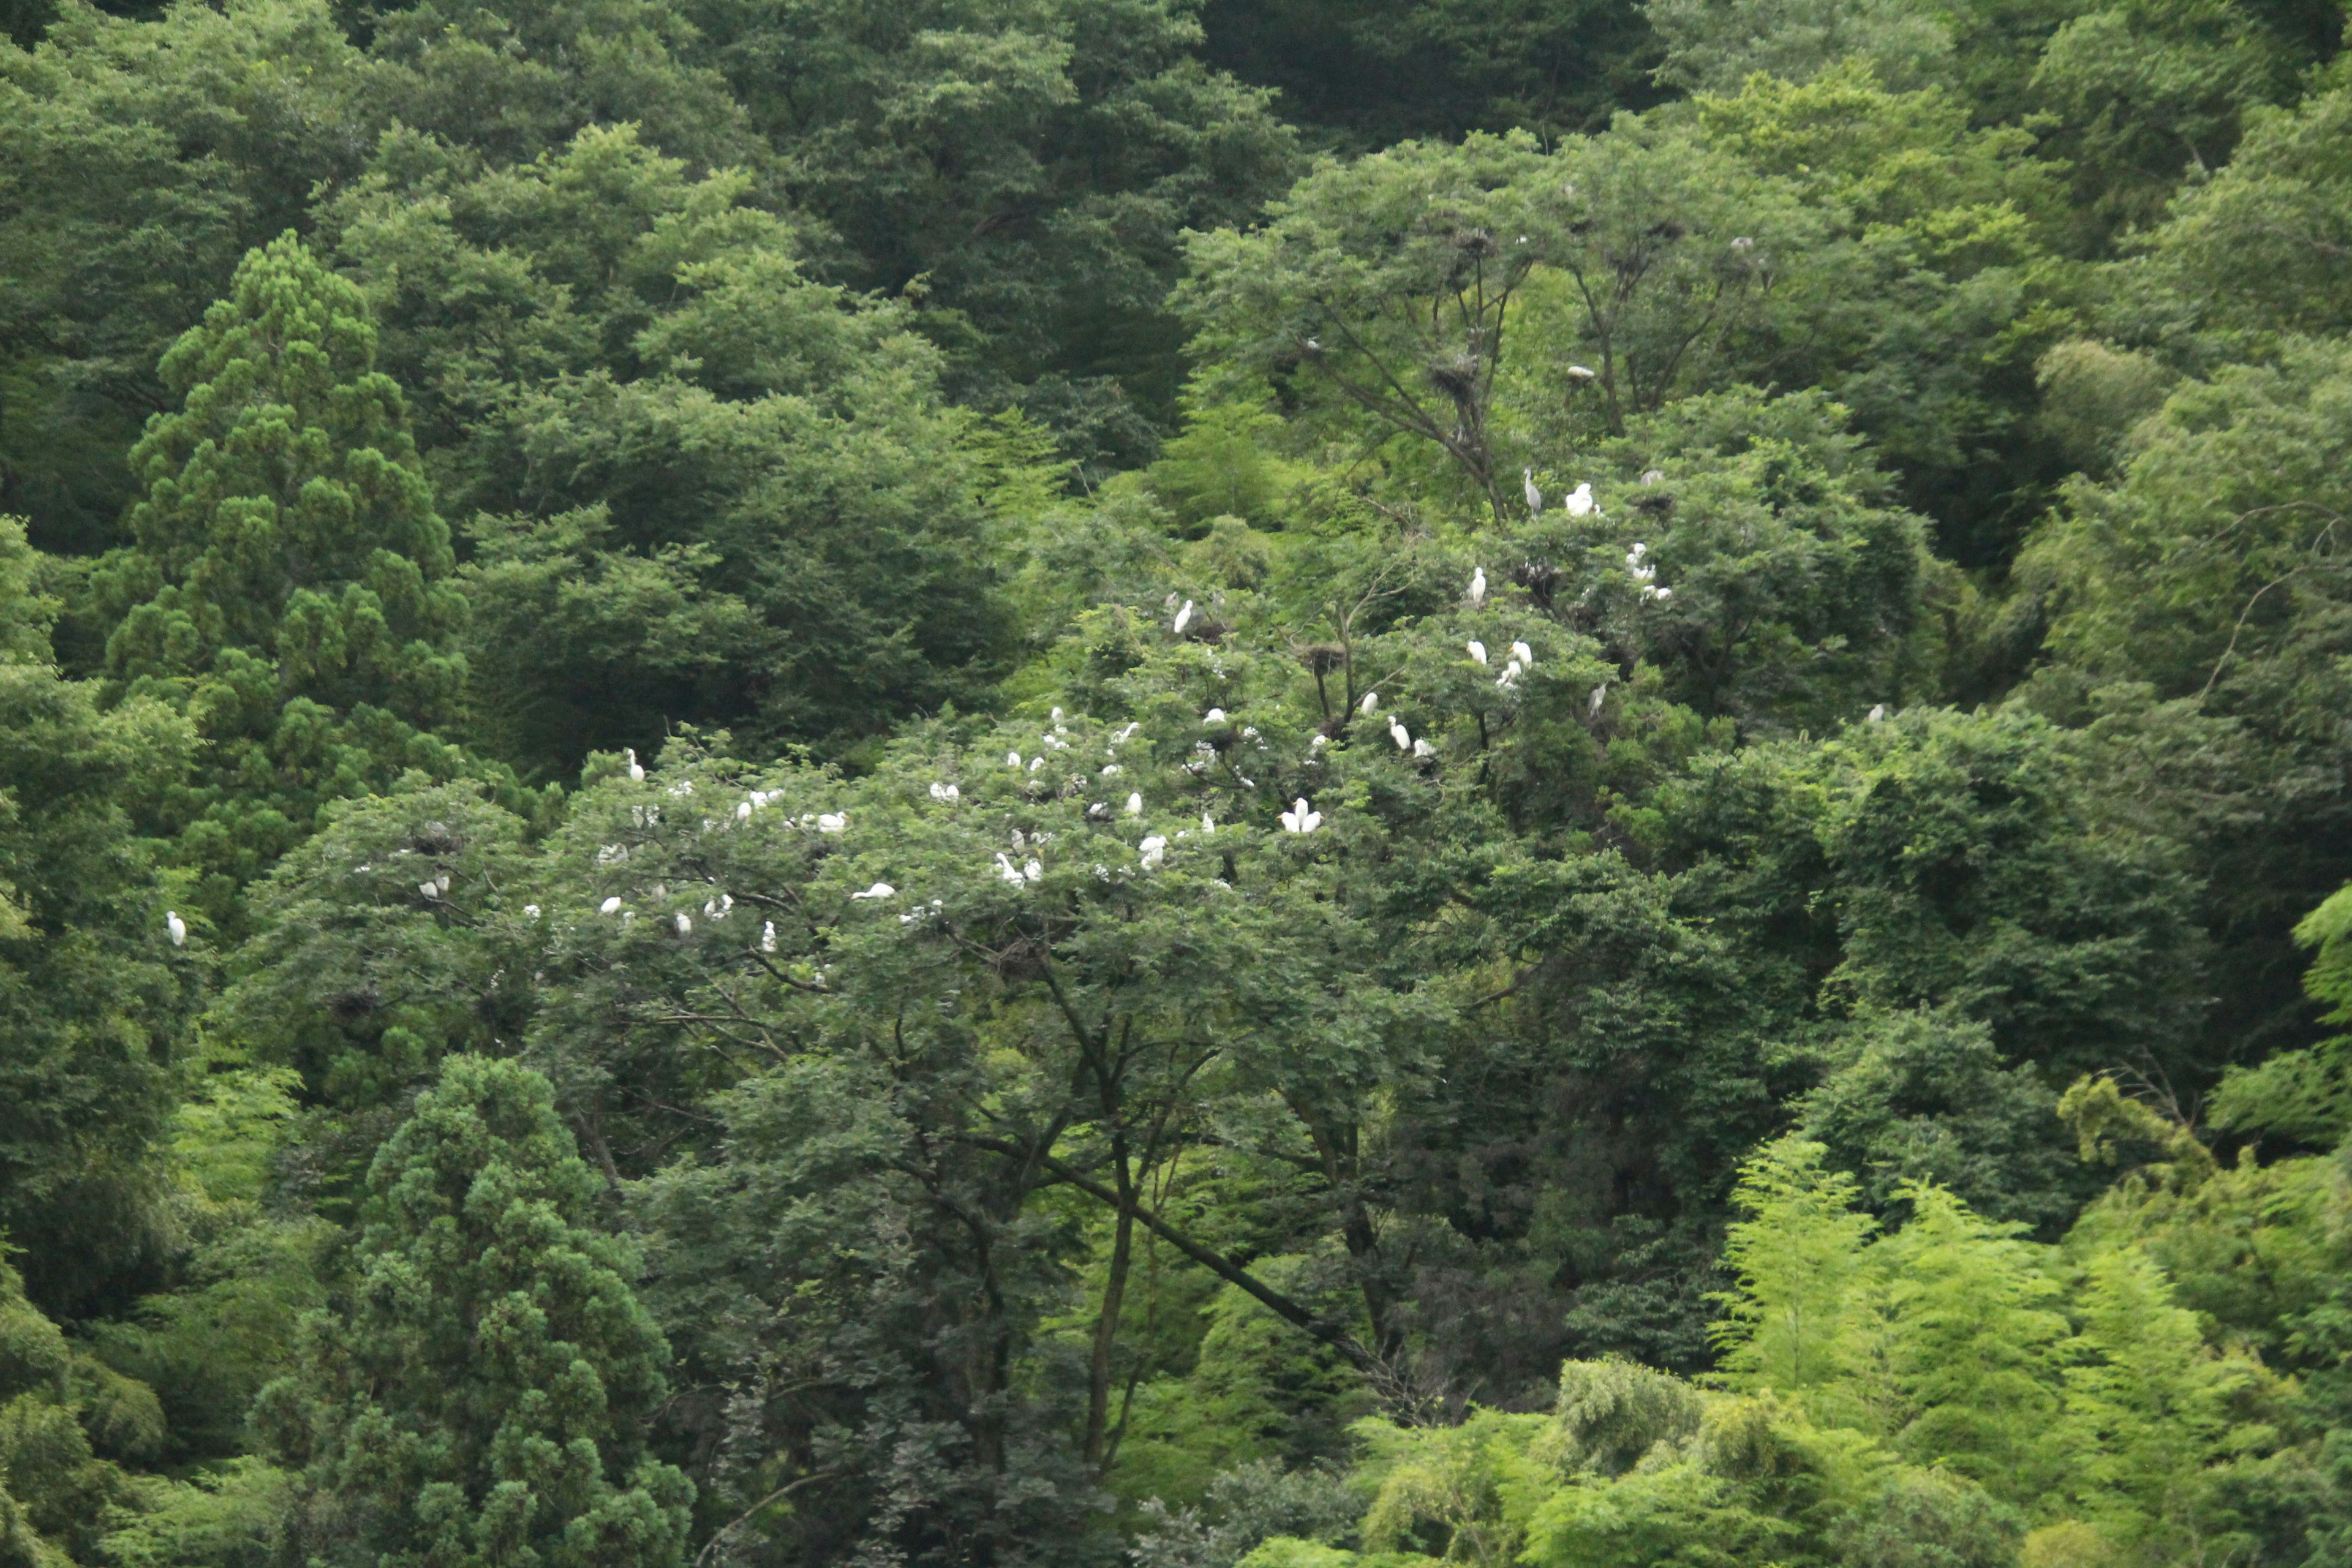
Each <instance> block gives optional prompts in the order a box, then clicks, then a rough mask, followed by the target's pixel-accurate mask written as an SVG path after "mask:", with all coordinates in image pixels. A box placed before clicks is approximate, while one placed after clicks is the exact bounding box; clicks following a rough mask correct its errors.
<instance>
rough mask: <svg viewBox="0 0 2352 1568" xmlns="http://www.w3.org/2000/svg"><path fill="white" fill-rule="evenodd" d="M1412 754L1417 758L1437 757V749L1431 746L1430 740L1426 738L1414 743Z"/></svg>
mask: <svg viewBox="0 0 2352 1568" xmlns="http://www.w3.org/2000/svg"><path fill="white" fill-rule="evenodd" d="M1412 754H1413V755H1414V756H1416V757H1433V756H1435V755H1437V748H1436V747H1435V746H1433V745H1431V744H1430V743H1429V741H1428V739H1427V738H1426V737H1424V738H1423V739H1421V740H1418V741H1415V742H1413V743H1412Z"/></svg>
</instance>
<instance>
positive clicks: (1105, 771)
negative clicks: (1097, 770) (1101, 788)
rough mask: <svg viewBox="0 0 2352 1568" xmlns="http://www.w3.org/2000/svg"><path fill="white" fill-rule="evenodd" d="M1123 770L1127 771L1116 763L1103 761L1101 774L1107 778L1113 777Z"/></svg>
mask: <svg viewBox="0 0 2352 1568" xmlns="http://www.w3.org/2000/svg"><path fill="white" fill-rule="evenodd" d="M1125 772H1127V770H1126V769H1125V768H1123V767H1120V766H1119V765H1118V763H1104V764H1103V768H1102V776H1103V777H1104V778H1107V779H1115V778H1117V777H1118V775H1119V774H1121V773H1125Z"/></svg>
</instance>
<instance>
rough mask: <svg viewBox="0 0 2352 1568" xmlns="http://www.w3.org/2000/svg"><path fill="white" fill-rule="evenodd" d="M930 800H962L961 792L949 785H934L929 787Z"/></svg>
mask: <svg viewBox="0 0 2352 1568" xmlns="http://www.w3.org/2000/svg"><path fill="white" fill-rule="evenodd" d="M931 798H932V799H933V800H946V801H955V800H961V799H962V798H963V791H961V790H960V789H958V788H957V787H956V786H955V785H953V784H933V785H932V786H931Z"/></svg>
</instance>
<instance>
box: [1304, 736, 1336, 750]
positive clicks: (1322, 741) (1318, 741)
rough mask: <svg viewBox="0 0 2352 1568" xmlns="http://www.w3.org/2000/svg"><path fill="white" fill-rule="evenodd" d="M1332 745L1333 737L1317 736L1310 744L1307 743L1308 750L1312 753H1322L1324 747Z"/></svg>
mask: <svg viewBox="0 0 2352 1568" xmlns="http://www.w3.org/2000/svg"><path fill="white" fill-rule="evenodd" d="M1330 743H1331V737H1330V736H1328V735H1318V736H1316V737H1315V738H1314V739H1313V740H1311V741H1309V742H1307V750H1308V751H1310V752H1319V751H1321V750H1322V749H1323V748H1324V747H1326V746H1328V745H1329V744H1330Z"/></svg>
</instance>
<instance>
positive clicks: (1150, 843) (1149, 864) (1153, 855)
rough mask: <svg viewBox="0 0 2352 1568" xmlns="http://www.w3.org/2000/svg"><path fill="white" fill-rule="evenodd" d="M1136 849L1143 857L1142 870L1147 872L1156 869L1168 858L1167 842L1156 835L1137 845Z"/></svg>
mask: <svg viewBox="0 0 2352 1568" xmlns="http://www.w3.org/2000/svg"><path fill="white" fill-rule="evenodd" d="M1136 848H1137V849H1138V850H1139V852H1140V853H1141V854H1142V856H1143V868H1144V869H1145V870H1147V871H1150V870H1156V869H1158V868H1159V866H1160V862H1161V861H1162V860H1164V859H1166V858H1168V840H1166V839H1165V838H1162V837H1160V835H1158V834H1157V833H1155V834H1153V835H1151V837H1149V838H1146V839H1145V840H1144V841H1143V842H1142V843H1140V844H1139V845H1137V846H1136Z"/></svg>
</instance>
